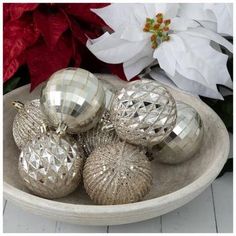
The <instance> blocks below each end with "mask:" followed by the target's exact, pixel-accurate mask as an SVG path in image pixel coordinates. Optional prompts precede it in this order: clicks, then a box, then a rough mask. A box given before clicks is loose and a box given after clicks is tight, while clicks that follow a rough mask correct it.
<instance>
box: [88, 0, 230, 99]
mask: <svg viewBox="0 0 236 236" xmlns="http://www.w3.org/2000/svg"><path fill="white" fill-rule="evenodd" d="M93 11H94V12H95V13H96V14H97V15H98V16H100V17H101V18H102V19H103V20H104V21H105V22H106V24H107V25H109V26H110V27H111V28H112V29H113V30H114V32H112V33H109V32H106V33H104V34H103V35H102V36H101V37H99V38H97V39H94V40H91V39H89V40H88V42H87V47H88V48H89V50H90V51H91V52H92V53H93V54H94V55H95V56H96V57H98V58H99V59H100V60H102V61H104V62H107V63H111V64H118V63H123V68H124V73H125V75H126V77H127V79H128V80H130V79H131V78H133V77H134V76H136V75H138V74H139V73H140V72H141V71H142V70H143V69H144V68H146V67H147V66H149V65H150V64H151V63H153V62H155V61H157V62H158V64H159V66H160V67H161V68H162V69H163V70H164V71H165V72H166V74H167V75H168V76H169V77H170V78H171V79H172V80H173V82H174V83H175V84H176V85H177V86H178V87H180V88H183V89H184V90H188V91H192V93H193V94H199V95H203V96H208V97H213V98H222V96H221V95H220V93H219V92H218V90H217V87H216V84H224V85H226V86H229V87H231V86H232V82H231V79H230V75H229V73H228V71H227V68H226V62H227V56H226V55H224V54H222V53H221V52H220V51H218V50H215V49H214V48H213V47H212V43H211V42H212V41H213V42H214V44H216V45H217V44H221V45H223V46H224V47H226V48H227V49H228V50H229V51H231V52H232V44H230V43H229V42H228V41H227V40H225V39H224V38H223V37H221V36H220V35H219V34H217V33H215V32H213V31H210V30H208V29H206V28H203V27H201V26H200V24H199V23H198V22H196V21H194V20H192V19H189V18H185V17H179V16H178V13H179V11H180V4H176V3H168V4H164V3H162V4H150V3H149V4H134V3H132V4H119V3H117V4H111V5H109V6H107V7H105V8H100V9H93ZM153 77H154V78H155V76H153ZM155 79H156V78H155Z"/></svg>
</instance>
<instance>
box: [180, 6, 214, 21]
mask: <svg viewBox="0 0 236 236" xmlns="http://www.w3.org/2000/svg"><path fill="white" fill-rule="evenodd" d="M178 16H180V17H184V18H189V19H193V20H197V21H211V22H215V21H216V18H215V16H214V14H212V12H209V11H205V10H204V3H180V8H179V12H178Z"/></svg>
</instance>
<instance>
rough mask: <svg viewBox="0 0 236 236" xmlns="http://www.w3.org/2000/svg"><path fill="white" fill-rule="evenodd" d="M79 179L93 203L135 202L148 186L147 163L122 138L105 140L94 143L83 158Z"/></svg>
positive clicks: (147, 189) (146, 191)
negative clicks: (80, 177)
mask: <svg viewBox="0 0 236 236" xmlns="http://www.w3.org/2000/svg"><path fill="white" fill-rule="evenodd" d="M83 181H84V187H85V189H86V192H87V193H88V195H89V196H90V198H91V199H92V200H93V201H94V202H95V203H98V204H103V205H114V204H125V203H131V202H137V201H140V200H141V199H142V198H143V197H144V196H145V195H146V194H147V193H148V192H149V190H150V188H151V185H152V173H151V165H150V162H149V161H148V159H147V157H146V156H145V154H144V152H142V151H140V150H139V148H138V147H136V146H133V145H130V144H127V143H123V142H118V143H117V144H109V145H106V146H103V147H98V148H97V149H95V150H94V151H93V152H92V154H91V155H90V156H89V157H88V158H87V160H86V163H85V166H84V170H83Z"/></svg>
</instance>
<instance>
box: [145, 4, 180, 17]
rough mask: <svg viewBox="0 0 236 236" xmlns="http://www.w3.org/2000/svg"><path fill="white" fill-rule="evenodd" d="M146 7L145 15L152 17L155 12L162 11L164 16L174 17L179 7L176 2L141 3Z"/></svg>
mask: <svg viewBox="0 0 236 236" xmlns="http://www.w3.org/2000/svg"><path fill="white" fill-rule="evenodd" d="M143 5H144V7H145V8H146V15H147V17H150V18H154V17H155V16H156V14H157V13H162V14H163V15H164V17H165V18H173V17H176V15H177V13H178V9H179V4H178V3H155V4H150V3H146V4H143Z"/></svg>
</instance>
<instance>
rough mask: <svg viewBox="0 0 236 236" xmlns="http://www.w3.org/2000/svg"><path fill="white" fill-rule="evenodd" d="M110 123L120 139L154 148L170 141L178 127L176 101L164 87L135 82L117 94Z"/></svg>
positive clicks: (147, 81)
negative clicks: (166, 138) (166, 139)
mask: <svg viewBox="0 0 236 236" xmlns="http://www.w3.org/2000/svg"><path fill="white" fill-rule="evenodd" d="M111 120H112V122H113V124H114V126H115V129H116V132H117V134H118V136H119V137H120V138H121V139H123V140H126V141H127V142H129V143H132V144H136V145H142V146H153V145H155V144H157V143H160V142H161V141H162V140H163V139H164V138H165V137H167V136H168V135H169V133H170V132H171V131H172V130H173V128H174V126H175V122H176V104H175V100H174V98H173V97H172V95H171V94H170V92H169V91H168V90H167V89H166V88H165V87H163V86H162V85H160V84H159V83H157V82H155V81H153V80H147V79H144V80H139V81H135V82H132V83H129V84H128V85H127V86H126V87H125V88H123V89H121V90H120V91H119V92H118V93H117V94H116V96H115V98H114V100H113V103H112V107H111Z"/></svg>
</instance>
